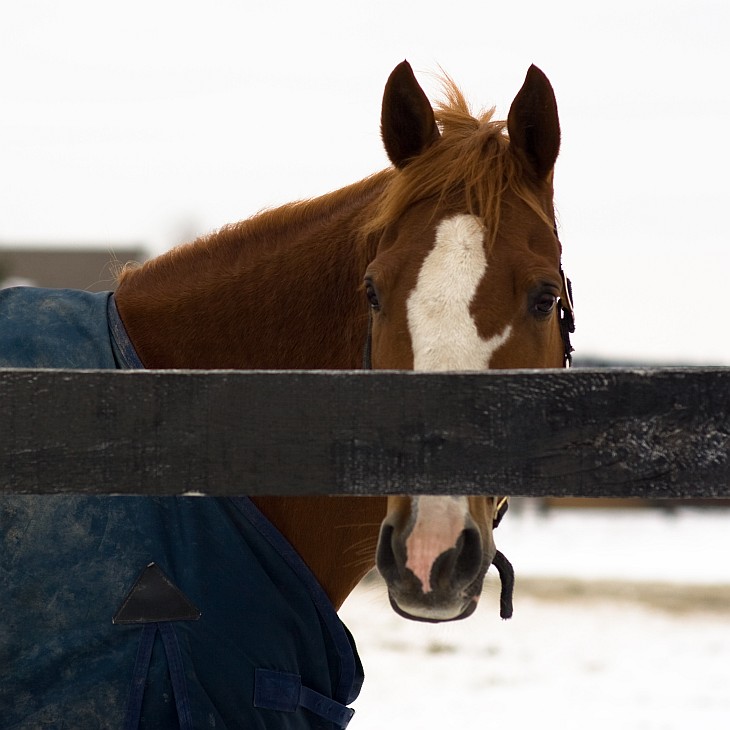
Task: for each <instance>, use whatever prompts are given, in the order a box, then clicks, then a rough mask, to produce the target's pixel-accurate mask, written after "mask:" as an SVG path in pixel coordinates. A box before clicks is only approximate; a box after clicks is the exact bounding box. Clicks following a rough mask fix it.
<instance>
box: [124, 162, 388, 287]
mask: <svg viewBox="0 0 730 730" xmlns="http://www.w3.org/2000/svg"><path fill="white" fill-rule="evenodd" d="M391 174H392V173H391V171H390V170H384V171H382V172H379V173H376V174H374V175H371V176H370V177H367V178H365V179H363V180H360V181H358V182H355V183H352V184H351V185H347V186H346V187H344V188H341V189H339V190H335V191H333V192H330V193H327V194H325V195H321V196H319V197H315V198H310V199H306V200H299V201H295V202H293V203H286V204H284V205H281V206H279V207H276V208H270V209H264V210H261V211H259V212H258V213H256V214H255V215H253V216H252V217H250V218H247V219H244V220H242V221H239V222H237V223H231V224H228V225H225V226H223V227H222V228H220V229H218V230H216V231H213V232H212V233H207V234H204V235H202V236H200V237H198V238H196V239H195V240H194V241H192V242H190V243H184V244H181V245H179V246H176V247H175V248H172V249H171V250H169V251H167V252H165V253H163V254H162V255H160V256H157V257H156V258H153V259H150V260H149V261H147V262H145V263H144V264H142V265H138V264H133V263H130V264H127V265H125V266H124V267H122V270H121V272H120V274H119V277H118V278H119V282H120V283H121V282H122V281H123V280H124V279H125V278H128V277H129V276H130V275H139V274H140V273H143V274H144V275H146V276H149V277H151V278H152V279H155V278H162V279H163V280H164V279H165V278H166V277H174V278H176V279H179V278H180V276H181V271H186V270H192V271H196V272H199V271H200V264H201V261H204V260H205V258H206V256H205V255H202V256H201V253H203V254H205V252H207V253H208V255H209V257H211V259H212V258H213V257H214V260H215V262H216V267H218V269H219V270H220V269H221V268H222V269H223V270H225V269H226V268H227V269H228V270H230V271H231V272H236V271H239V270H241V268H242V267H244V266H247V265H249V264H251V263H252V262H254V261H257V260H260V259H261V258H262V257H265V256H269V255H272V254H275V253H276V252H278V251H280V250H282V249H283V248H289V247H292V246H294V245H296V243H297V242H299V241H302V240H306V238H307V236H308V235H309V234H310V233H311V232H312V231H314V230H316V229H317V228H319V227H320V226H322V225H323V224H326V223H328V222H331V221H334V220H337V219H338V218H340V217H345V216H347V215H349V214H350V213H351V212H352V211H359V210H360V209H362V208H366V207H367V205H368V204H369V203H371V202H372V200H373V199H374V198H375V197H376V196H377V194H378V193H379V192H380V191H381V190H382V188H383V185H384V183H385V181H386V180H387V179H388V178H389V177H390V176H391ZM187 264H189V265H187ZM191 267H192V268H191ZM196 275H197V274H196Z"/></svg>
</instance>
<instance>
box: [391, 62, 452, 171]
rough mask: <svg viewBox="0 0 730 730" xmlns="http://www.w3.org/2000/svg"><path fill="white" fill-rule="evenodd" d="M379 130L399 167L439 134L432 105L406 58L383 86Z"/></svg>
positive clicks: (421, 150) (392, 160) (395, 163)
mask: <svg viewBox="0 0 730 730" xmlns="http://www.w3.org/2000/svg"><path fill="white" fill-rule="evenodd" d="M380 132H381V134H382V136H383V144H384V145H385V151H386V152H387V153H388V157H389V158H390V161H391V162H392V163H393V164H394V165H395V166H396V167H398V168H403V167H405V166H406V165H407V164H408V162H409V161H410V160H412V159H413V158H414V157H417V156H418V155H420V154H421V153H422V152H423V151H424V150H426V149H428V148H429V147H430V146H431V145H432V144H433V143H434V142H435V141H436V140H437V139H438V138H439V137H440V136H441V135H440V133H439V129H438V126H437V125H436V120H435V118H434V115H433V109H432V108H431V104H430V102H429V101H428V98H427V97H426V94H424V92H423V89H422V88H421V87H420V86H419V85H418V81H416V77H415V76H414V74H413V69H412V68H411V65H410V64H409V63H408V61H403V63H399V64H398V65H397V66H396V67H395V69H393V72H392V73H391V74H390V77H389V78H388V83H386V85H385V93H384V94H383V110H382V113H381V117H380Z"/></svg>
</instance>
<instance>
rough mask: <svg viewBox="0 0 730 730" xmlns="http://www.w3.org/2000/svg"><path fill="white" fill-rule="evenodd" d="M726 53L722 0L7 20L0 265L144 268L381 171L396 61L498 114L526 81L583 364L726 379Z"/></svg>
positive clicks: (18, 8)
mask: <svg viewBox="0 0 730 730" xmlns="http://www.w3.org/2000/svg"><path fill="white" fill-rule="evenodd" d="M729 37H730V3H728V2H727V1H726V0H716V1H715V2H712V1H710V0H685V1H682V0H652V1H645V0H614V1H613V2H610V3H602V4H600V6H599V5H597V4H595V3H588V2H586V3H576V2H575V1H574V0H568V1H566V2H559V1H558V2H545V1H544V0H537V1H535V0H523V1H522V2H504V1H501V2H490V1H489V0H479V1H478V2H477V1H476V0H450V2H448V3H444V2H439V3H435V2H430V1H429V0H420V1H418V2H396V1H394V0H390V1H387V0H367V2H357V3H356V2H344V0H339V1H335V0H311V1H309V2H303V1H301V0H300V1H299V2H291V1H290V2H283V1H277V0H266V1H265V2H258V1H255V0H240V1H239V2H232V1H231V0H229V1H227V2H224V1H217V0H211V1H208V2H197V3H189V2H181V1H180V0H177V1H176V2H169V1H167V0H165V1H160V0H154V1H152V0H144V1H141V2H140V1H138V0H132V1H129V0H128V1H127V2H124V3H110V2H100V1H99V0H64V1H63V2H58V1H57V0H40V1H37V0H36V1H34V0H24V1H23V2H21V1H20V0H15V1H8V2H3V3H2V5H0V109H1V112H0V201H2V202H0V250H1V247H2V244H3V243H7V244H18V243H29V244H31V243H32V244H39V243H40V244H54V243H66V244H67V243H78V244H79V245H84V244H92V243H93V244H97V245H98V244H104V245H108V246H110V247H113V245H114V244H115V243H117V244H122V243H140V242H141V243H143V244H146V245H147V246H148V247H149V248H150V249H151V250H152V251H154V252H160V251H162V250H164V249H166V248H168V247H169V246H171V245H173V244H176V243H179V242H180V241H181V240H187V239H189V238H191V237H192V236H194V235H196V234H198V233H201V232H205V231H208V230H211V229H214V228H217V227H219V226H221V225H223V224H224V223H227V222H232V221H235V220H239V219H241V218H245V217H248V216H249V215H251V214H252V213H254V212H256V211H257V210H259V209H261V208H263V207H268V206H272V205H276V204H279V203H284V202H287V201H289V200H292V199H296V198H301V197H310V196H314V195H317V194H320V193H324V192H326V191H328V190H331V189H334V188H337V187H340V186H342V185H344V184H346V183H349V182H352V181H354V180H357V179H359V178H361V177H363V176H365V175H367V174H370V173H372V172H374V171H376V170H378V169H381V168H383V167H385V166H386V165H387V159H386V157H385V154H384V153H383V151H382V148H381V145H380V139H379V131H378V124H379V114H380V101H381V97H382V90H383V85H384V83H385V80H386V78H387V76H388V74H389V73H390V71H391V70H392V68H393V67H394V66H395V65H396V64H397V63H398V62H400V61H401V60H402V59H403V58H407V59H408V60H409V61H410V62H411V64H412V65H413V66H414V68H415V69H416V72H417V75H418V76H419V79H420V81H421V83H422V84H423V86H424V88H425V89H426V91H427V93H429V95H430V96H432V97H434V96H435V95H436V94H437V89H438V86H437V84H436V82H435V81H434V80H433V78H431V77H430V76H429V75H428V74H429V72H432V71H438V67H439V66H441V67H443V69H444V70H446V71H447V72H448V73H449V74H450V75H451V76H453V77H454V78H455V79H456V80H457V82H459V83H460V84H461V85H462V87H463V88H464V90H465V91H466V93H467V95H468V96H469V98H470V99H471V100H472V101H473V102H474V105H475V106H476V107H487V106H492V105H494V104H496V106H497V110H498V113H499V116H500V117H503V116H504V115H506V112H507V110H508V108H509V104H510V102H511V100H512V98H513V97H514V95H515V93H516V92H517V90H518V89H519V87H520V85H521V83H522V80H523V78H524V74H525V72H526V70H527V67H528V66H529V64H530V63H536V64H537V65H538V66H540V67H541V68H542V69H543V71H545V72H546V73H547V75H548V76H549V78H550V80H551V81H552V83H553V86H554V88H555V92H556V95H557V99H558V107H559V110H560V116H561V124H562V129H563V147H562V152H561V156H560V158H559V160H558V167H557V171H556V202H557V206H558V211H559V217H560V222H561V239H562V241H563V246H564V264H565V269H566V271H567V273H568V274H569V276H570V277H571V278H572V279H573V285H574V293H575V299H576V305H577V316H578V332H577V333H576V336H575V346H576V349H577V350H578V351H579V354H582V355H598V354H600V355H604V356H610V357H622V358H633V359H638V360H641V361H644V362H647V361H648V362H667V361H682V362H695V363H700V364H725V365H730V336H729V335H728V329H729V327H728V324H727V320H728V313H727V308H728V300H729V299H730V297H729V296H728V294H729V292H730V287H729V286H728V284H729V281H728V278H729V277H728V274H730V241H729V240H728V239H729V238H730V236H728V233H727V230H728V227H730V222H729V221H728V220H727V211H728V205H727V203H728V200H730V175H728V171H729V167H730V142H729V141H728V140H729V139H730V135H729V134H728V127H729V124H728V123H729V122H730V84H729V83H728V81H727V73H728V71H730V43H728V38H729Z"/></svg>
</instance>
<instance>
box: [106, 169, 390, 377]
mask: <svg viewBox="0 0 730 730" xmlns="http://www.w3.org/2000/svg"><path fill="white" fill-rule="evenodd" d="M382 184H383V175H382V174H381V175H379V176H374V177H373V178H370V179H368V180H365V181H363V182H361V183H356V184H355V185H352V186H350V187H349V188H344V189H343V190H342V191H338V192H337V193H334V194H331V195H329V196H323V197H322V198H319V199H315V200H313V201H309V202H307V203H299V204H294V205H290V206H284V207H283V208H280V209H277V210H274V211H270V212H267V213H263V214H260V215H259V216H256V217H255V218H252V219H250V220H249V221H245V222H243V223H241V224H237V225H235V226H231V227H229V228H226V229H223V230H222V231H221V232H219V233H217V234H214V235H212V236H208V237H205V238H202V239H199V240H198V241H195V242H194V243H192V244H188V245H187V246H182V247H179V248H178V249H174V250H173V251H171V252H168V253H167V254H164V255H163V256H161V257H158V258H157V259H154V260H152V261H151V262H148V263H146V264H145V265H143V266H142V267H140V268H138V269H131V270H128V271H125V272H124V274H123V275H122V277H121V278H120V282H119V286H118V289H117V293H116V300H117V306H118V307H119V311H120V314H121V317H122V320H123V322H124V324H125V326H126V328H127V331H128V333H129V336H130V338H131V340H132V342H133V343H134V346H135V348H136V349H137V352H138V354H139V356H140V358H141V360H142V362H143V363H144V364H145V366H146V367H148V368H201V369H213V368H231V369H343V368H356V367H359V364H360V361H361V358H362V347H363V345H364V341H365V335H366V329H367V304H366V301H365V297H364V295H363V294H362V290H361V281H362V275H363V273H364V270H365V267H366V266H367V263H368V261H369V258H370V251H369V249H370V244H369V242H368V239H366V238H363V237H362V236H360V234H359V230H358V227H359V220H360V218H361V217H362V215H363V211H364V210H365V209H366V207H367V205H368V204H369V202H370V201H371V200H372V199H373V198H374V197H375V195H377V193H378V191H379V190H380V188H381V187H382Z"/></svg>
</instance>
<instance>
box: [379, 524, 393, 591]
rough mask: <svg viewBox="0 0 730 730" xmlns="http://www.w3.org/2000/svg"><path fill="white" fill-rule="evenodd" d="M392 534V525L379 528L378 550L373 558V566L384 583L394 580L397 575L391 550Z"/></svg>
mask: <svg viewBox="0 0 730 730" xmlns="http://www.w3.org/2000/svg"><path fill="white" fill-rule="evenodd" d="M393 532H394V528H393V526H392V525H383V526H382V527H381V528H380V537H379V538H378V549H377V552H376V556H375V564H376V565H377V567H378V570H379V571H380V575H382V576H383V578H384V580H385V581H386V582H388V581H392V580H394V579H395V578H396V576H397V574H398V568H397V566H396V563H395V552H394V550H393Z"/></svg>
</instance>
